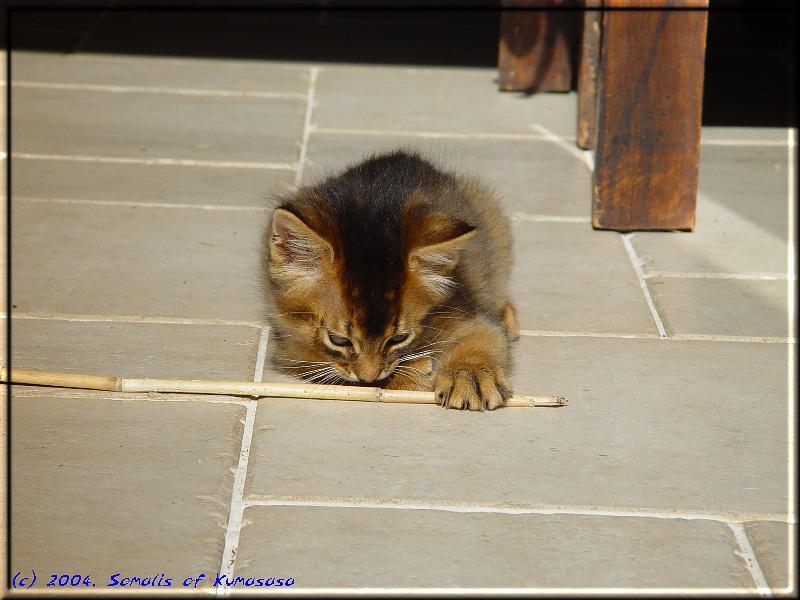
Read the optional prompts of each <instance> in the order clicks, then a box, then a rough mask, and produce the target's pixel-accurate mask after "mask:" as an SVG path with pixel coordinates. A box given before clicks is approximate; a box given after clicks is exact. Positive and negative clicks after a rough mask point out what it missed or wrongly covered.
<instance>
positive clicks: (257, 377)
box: [253, 326, 270, 383]
mask: <svg viewBox="0 0 800 600" xmlns="http://www.w3.org/2000/svg"><path fill="white" fill-rule="evenodd" d="M269 332H270V327H269V326H264V327H262V328H261V333H260V334H259V336H258V353H257V354H256V368H255V373H254V375H253V383H260V382H262V381H263V380H264V379H263V378H264V362H265V361H266V358H267V342H268V341H269Z"/></svg>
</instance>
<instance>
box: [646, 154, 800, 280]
mask: <svg viewBox="0 0 800 600" xmlns="http://www.w3.org/2000/svg"><path fill="white" fill-rule="evenodd" d="M786 160H787V150H786V148H781V147H761V146H760V147H752V146H745V147H720V146H704V147H703V148H702V150H701V162H700V195H699V196H698V202H697V225H696V227H695V229H694V231H692V232H691V233H687V232H679V233H655V232H653V233H636V234H635V236H634V237H633V239H632V241H633V245H634V247H635V248H636V250H637V252H638V254H639V256H641V257H642V258H643V260H644V263H645V268H646V269H647V270H650V271H687V272H702V273H758V272H778V273H786V268H787V267H786V239H787V235H788V225H787V223H788V214H787V210H788V196H787V177H788V175H787V163H786Z"/></svg>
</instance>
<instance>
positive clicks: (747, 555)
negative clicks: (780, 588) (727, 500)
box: [728, 523, 772, 596]
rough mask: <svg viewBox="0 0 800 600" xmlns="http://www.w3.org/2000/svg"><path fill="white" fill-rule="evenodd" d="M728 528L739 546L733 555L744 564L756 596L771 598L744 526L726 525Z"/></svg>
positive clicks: (736, 524)
mask: <svg viewBox="0 0 800 600" xmlns="http://www.w3.org/2000/svg"><path fill="white" fill-rule="evenodd" d="M728 527H730V528H731V531H733V535H734V536H735V537H736V542H737V543H738V544H739V552H736V553H735V554H737V555H738V556H740V557H741V558H742V559H743V560H744V564H745V566H746V567H747V570H748V572H749V573H750V576H751V577H752V578H753V583H755V585H756V590H757V592H758V595H759V596H772V590H770V587H769V584H768V583H767V578H766V577H764V572H763V571H762V570H761V566H760V565H759V564H758V559H757V558H756V553H755V551H754V550H753V547H752V546H751V545H750V540H749V538H748V537H747V531H746V530H745V528H744V525H742V524H741V523H728Z"/></svg>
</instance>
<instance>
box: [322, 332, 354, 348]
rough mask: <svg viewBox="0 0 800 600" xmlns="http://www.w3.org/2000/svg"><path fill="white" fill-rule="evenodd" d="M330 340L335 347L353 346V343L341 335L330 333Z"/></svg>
mask: <svg viewBox="0 0 800 600" xmlns="http://www.w3.org/2000/svg"><path fill="white" fill-rule="evenodd" d="M328 339H329V340H330V342H331V344H333V345H334V346H342V347H343V348H349V347H350V346H352V345H353V342H351V341H350V340H348V339H347V338H346V337H342V336H341V335H336V334H335V333H331V332H330V331H329V332H328Z"/></svg>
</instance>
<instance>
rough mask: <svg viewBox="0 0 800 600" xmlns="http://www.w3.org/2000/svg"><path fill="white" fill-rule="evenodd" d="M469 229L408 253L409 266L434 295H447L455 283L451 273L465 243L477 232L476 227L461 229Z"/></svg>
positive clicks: (465, 226)
mask: <svg viewBox="0 0 800 600" xmlns="http://www.w3.org/2000/svg"><path fill="white" fill-rule="evenodd" d="M464 229H468V230H467V231H466V233H461V234H460V235H457V236H456V237H453V238H451V239H449V240H446V241H443V242H438V243H436V244H430V245H428V246H420V247H418V248H414V249H413V250H412V251H411V252H410V253H409V255H408V267H409V269H410V270H411V272H412V273H415V274H416V275H417V277H419V280H420V283H421V284H422V286H423V287H424V288H425V289H426V290H427V291H428V292H429V293H430V294H432V295H433V296H435V297H437V298H441V297H444V296H446V295H447V294H448V293H449V292H450V291H451V290H452V288H453V285H454V284H455V282H454V280H453V279H452V278H451V277H450V274H451V273H452V272H453V270H454V269H455V268H456V265H457V264H458V258H459V256H460V254H461V250H462V249H463V248H464V245H465V244H466V243H467V242H468V241H469V240H471V239H472V238H473V237H475V235H476V234H477V231H475V229H472V228H469V226H468V225H463V227H460V228H459V230H461V231H463V230H464Z"/></svg>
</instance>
